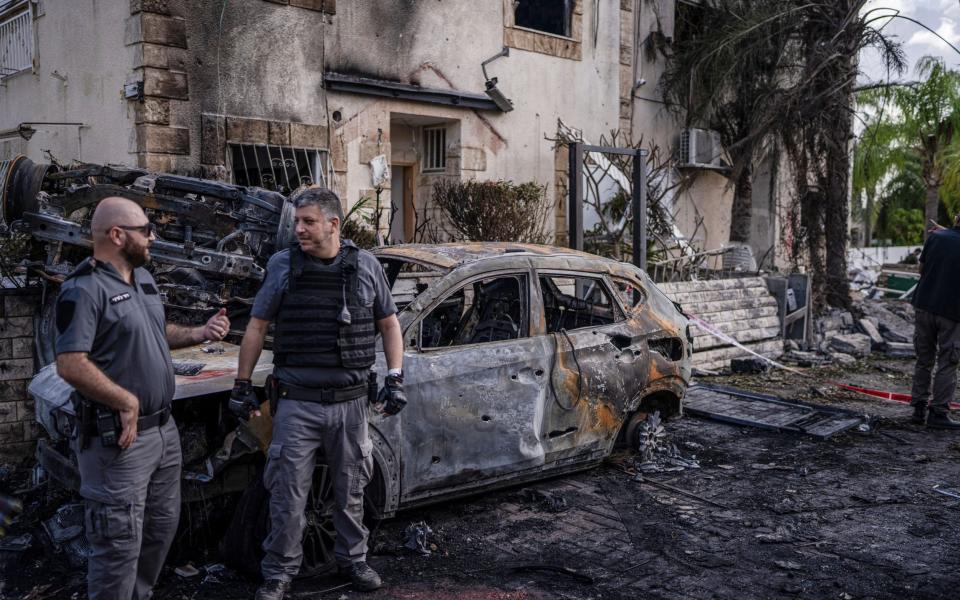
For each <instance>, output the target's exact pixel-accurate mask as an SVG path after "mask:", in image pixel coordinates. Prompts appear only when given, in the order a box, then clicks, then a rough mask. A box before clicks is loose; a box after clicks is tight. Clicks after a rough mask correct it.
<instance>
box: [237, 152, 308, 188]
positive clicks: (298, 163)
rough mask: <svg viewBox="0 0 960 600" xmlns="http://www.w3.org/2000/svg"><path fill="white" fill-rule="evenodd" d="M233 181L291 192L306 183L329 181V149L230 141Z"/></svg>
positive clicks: (238, 183)
mask: <svg viewBox="0 0 960 600" xmlns="http://www.w3.org/2000/svg"><path fill="white" fill-rule="evenodd" d="M230 157H231V167H232V168H233V182H234V183H236V184H237V185H243V186H256V187H262V188H264V189H267V190H272V191H275V192H280V193H281V194H289V193H290V192H292V191H294V190H295V189H297V188H299V187H300V186H303V185H313V184H315V183H317V184H320V185H326V178H325V177H324V170H325V169H326V164H327V160H326V158H327V153H326V152H322V151H320V150H316V149H310V148H284V147H282V146H269V145H261V144H230Z"/></svg>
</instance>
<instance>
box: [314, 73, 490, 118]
mask: <svg viewBox="0 0 960 600" xmlns="http://www.w3.org/2000/svg"><path fill="white" fill-rule="evenodd" d="M323 85H324V87H325V88H327V89H328V90H330V91H332V92H348V93H352V94H364V95H367V96H383V97H386V98H397V99H399V100H412V101H414V102H427V103H429V104H443V105H444V106H458V107H461V108H472V109H477V110H496V111H499V110H500V109H499V108H498V107H497V103H496V102H494V101H493V100H491V99H490V98H489V97H488V96H487V95H486V94H476V93H473V92H461V91H457V90H443V89H438V88H426V87H421V86H419V85H411V84H409V83H399V82H396V81H384V80H382V79H371V78H368V77H356V76H354V75H342V74H340V73H325V74H324V75H323Z"/></svg>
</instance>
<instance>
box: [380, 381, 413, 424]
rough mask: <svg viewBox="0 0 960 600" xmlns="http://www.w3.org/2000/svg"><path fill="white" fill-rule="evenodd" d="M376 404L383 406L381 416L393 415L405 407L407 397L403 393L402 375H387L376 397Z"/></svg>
mask: <svg viewBox="0 0 960 600" xmlns="http://www.w3.org/2000/svg"><path fill="white" fill-rule="evenodd" d="M377 403H378V404H380V405H382V406H383V414H385V415H395V414H397V413H398V412H400V411H401V410H403V407H404V406H406V405H407V395H406V394H404V393H403V375H387V378H386V379H385V380H384V382H383V387H382V388H380V393H379V394H378V395H377Z"/></svg>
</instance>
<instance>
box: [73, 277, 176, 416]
mask: <svg viewBox="0 0 960 600" xmlns="http://www.w3.org/2000/svg"><path fill="white" fill-rule="evenodd" d="M88 260H92V259H88ZM85 268H88V263H87V262H84V263H81V265H80V266H79V267H78V268H77V269H78V270H79V271H82V270H84V269H85ZM56 351H57V354H62V353H64V352H86V353H87V354H88V356H89V358H90V360H91V361H92V362H93V364H95V365H96V366H97V367H99V368H100V370H101V371H103V372H104V373H106V375H107V377H109V378H110V379H112V380H113V381H114V382H115V383H117V385H119V386H121V387H123V388H125V389H126V390H128V391H129V392H130V393H132V394H133V395H134V396H136V397H137V398H138V399H139V400H140V414H141V415H148V414H151V413H155V412H157V411H159V410H160V409H162V408H163V407H165V406H169V404H170V402H171V401H172V399H173V392H174V387H175V381H174V374H173V362H172V361H171V359H170V346H169V344H168V343H167V333H166V317H165V315H164V309H163V302H162V301H161V298H160V293H159V291H158V290H157V285H156V282H155V281H154V280H153V277H152V276H151V275H150V273H149V272H148V271H147V270H146V269H143V268H138V269H135V270H134V271H133V284H132V285H131V284H129V283H127V282H126V281H124V280H123V278H122V277H121V276H120V273H119V272H117V270H116V269H115V268H114V267H113V265H111V264H110V263H105V262H96V263H95V266H94V267H93V269H92V270H90V271H89V272H88V273H85V274H83V275H75V276H73V277H71V278H70V279H68V280H66V281H65V282H64V283H63V285H62V286H61V287H60V296H59V298H57V340H56ZM90 399H91V400H97V399H96V398H90Z"/></svg>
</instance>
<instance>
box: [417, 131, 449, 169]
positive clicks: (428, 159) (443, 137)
mask: <svg viewBox="0 0 960 600" xmlns="http://www.w3.org/2000/svg"><path fill="white" fill-rule="evenodd" d="M421 169H422V170H423V172H424V173H429V172H431V171H432V172H438V171H445V170H446V169H447V128H446V127H443V126H441V127H424V128H423V161H422V164H421Z"/></svg>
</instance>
